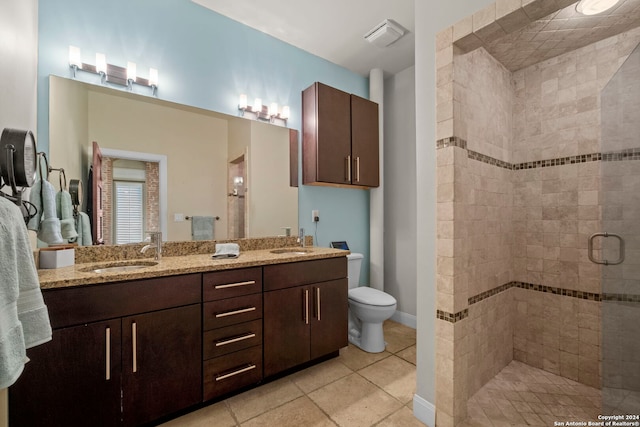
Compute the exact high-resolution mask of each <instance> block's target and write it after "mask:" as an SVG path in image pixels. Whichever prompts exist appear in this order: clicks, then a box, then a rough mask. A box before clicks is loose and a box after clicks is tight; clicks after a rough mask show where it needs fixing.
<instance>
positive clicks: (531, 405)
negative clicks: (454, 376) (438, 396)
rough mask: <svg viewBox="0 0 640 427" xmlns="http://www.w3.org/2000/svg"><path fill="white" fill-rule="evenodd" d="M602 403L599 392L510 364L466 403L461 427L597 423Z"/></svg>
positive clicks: (524, 366) (546, 373) (570, 381)
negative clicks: (568, 422)
mask: <svg viewBox="0 0 640 427" xmlns="http://www.w3.org/2000/svg"><path fill="white" fill-rule="evenodd" d="M601 401H602V398H601V392H600V390H598V389H595V388H592V387H589V386H586V385H584V384H580V383H577V382H575V381H572V380H570V379H567V378H563V377H560V376H558V375H554V374H551V373H549V372H546V371H543V370H541V369H537V368H533V367H531V366H529V365H526V364H524V363H521V362H517V361H513V362H511V363H509V365H507V366H506V367H505V368H504V369H503V370H502V371H500V373H499V374H498V375H496V376H495V377H494V378H493V379H492V380H491V381H489V382H488V383H487V384H485V386H484V387H482V388H481V389H480V390H479V391H478V392H477V393H476V394H475V395H473V396H472V397H471V398H470V399H469V401H468V404H467V411H468V418H467V419H466V420H465V421H464V423H463V424H461V427H472V426H488V427H492V426H493V427H501V426H529V425H532V426H553V425H554V422H565V423H566V422H567V421H583V422H588V421H597V420H598V415H600V414H601V413H602V410H601Z"/></svg>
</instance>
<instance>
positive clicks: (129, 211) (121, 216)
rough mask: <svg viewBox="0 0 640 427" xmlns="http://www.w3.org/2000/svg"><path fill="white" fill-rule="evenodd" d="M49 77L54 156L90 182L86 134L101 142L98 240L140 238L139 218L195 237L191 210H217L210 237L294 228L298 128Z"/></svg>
mask: <svg viewBox="0 0 640 427" xmlns="http://www.w3.org/2000/svg"><path fill="white" fill-rule="evenodd" d="M49 84H50V86H49V144H50V145H49V160H50V163H51V165H52V166H53V167H54V168H64V170H65V174H66V177H67V179H68V180H70V179H79V180H82V181H83V185H84V187H85V188H87V187H88V185H87V184H88V183H87V178H88V174H89V170H90V167H91V165H92V162H93V154H94V153H93V151H94V149H93V146H94V144H93V143H94V142H95V143H97V145H98V146H99V147H100V150H101V151H102V172H101V173H100V176H101V178H102V181H103V182H102V187H103V192H104V194H103V208H104V226H103V239H104V243H105V244H118V243H131V242H139V241H140V240H141V239H142V238H144V235H141V234H140V227H142V228H143V230H145V231H157V230H159V231H163V238H164V240H168V241H184V240H192V221H191V220H190V219H188V218H191V217H194V216H196V217H213V218H217V219H216V220H215V221H214V232H213V238H214V239H216V240H222V239H236V238H243V237H266V236H276V235H282V234H284V230H283V228H285V227H290V228H291V229H293V230H296V229H297V227H298V189H297V187H293V186H291V183H292V181H291V175H290V174H291V168H290V165H291V164H296V165H297V158H296V159H295V161H291V162H290V160H294V159H290V141H292V140H296V141H297V132H296V131H294V130H290V129H288V128H284V127H281V126H276V125H272V124H269V123H263V122H258V121H254V120H247V119H243V118H240V117H233V116H229V115H226V114H221V113H217V112H212V111H207V110H203V109H198V108H194V107H190V106H185V105H180V104H175V103H171V102H167V101H162V100H158V99H156V98H151V97H146V96H141V95H136V94H133V93H129V92H124V91H120V90H115V89H110V88H108V87H105V86H98V85H92V84H87V83H83V82H79V81H76V80H71V79H66V78H62V77H56V76H51V77H50V78H49ZM292 133H293V134H292ZM294 156H296V157H297V154H294ZM295 173H296V174H297V171H295ZM49 179H50V181H51V182H52V183H54V184H55V185H56V186H57V185H58V178H57V176H56V175H55V173H53V174H52V176H50V178H49ZM294 181H295V180H294ZM94 197H95V196H94ZM84 209H85V210H86V200H85V203H84ZM187 217H188V218H187ZM136 221H137V222H138V223H140V224H141V226H139V227H138V228H137V229H136V230H135V231H134V232H131V233H130V232H128V231H127V230H126V229H127V227H129V225H128V224H134V225H135V224H136V223H137V222H136ZM132 228H136V227H135V226H132Z"/></svg>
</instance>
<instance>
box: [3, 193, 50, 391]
mask: <svg viewBox="0 0 640 427" xmlns="http://www.w3.org/2000/svg"><path fill="white" fill-rule="evenodd" d="M0 278H1V279H0V389H2V388H6V387H9V386H10V385H12V384H13V383H14V382H15V381H16V380H17V379H18V377H19V376H20V374H21V373H22V370H23V368H24V364H25V363H26V362H27V360H28V359H27V355H26V349H28V348H31V347H34V346H36V345H39V344H42V343H45V342H47V341H49V340H51V325H50V323H49V314H48V312H47V307H46V306H45V305H44V300H43V298H42V293H41V291H40V283H39V281H38V272H37V270H36V266H35V262H34V260H33V253H32V251H31V245H30V244H29V236H28V235H27V229H26V227H25V226H24V218H23V217H22V213H21V212H20V209H19V208H18V207H17V206H16V205H14V204H13V203H11V202H9V201H8V200H6V199H4V198H2V197H0Z"/></svg>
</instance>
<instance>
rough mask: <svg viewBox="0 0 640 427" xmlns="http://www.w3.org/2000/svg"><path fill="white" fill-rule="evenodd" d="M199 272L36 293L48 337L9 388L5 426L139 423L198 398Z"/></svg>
mask: <svg viewBox="0 0 640 427" xmlns="http://www.w3.org/2000/svg"><path fill="white" fill-rule="evenodd" d="M200 287H201V275H199V274H196V275H185V276H174V277H165V278H158V279H145V280H138V281H131V282H121V283H113V284H104V285H99V286H83V287H77V288H68V289H59V290H50V291H44V292H43V294H44V299H45V303H46V304H47V307H48V309H49V316H50V319H51V323H52V327H53V328H54V331H53V339H52V341H50V342H49V343H46V344H43V345H41V346H37V347H34V348H33V349H30V350H29V351H28V353H27V354H28V356H29V357H30V359H31V361H30V362H29V363H27V364H26V365H25V370H24V372H23V374H22V376H21V377H20V378H19V379H18V381H17V382H16V383H15V384H14V385H13V386H12V387H11V388H10V389H9V417H10V425H15V426H22V425H24V426H27V425H29V426H41V425H42V426H45V425H46V426H53V425H64V426H75V425H78V426H87V425H91V426H102V425H104V426H113V425H127V426H129V425H140V424H143V423H147V422H150V421H153V420H155V419H158V418H160V417H162V416H164V415H168V414H171V413H173V412H176V411H179V410H181V409H184V408H187V407H189V406H191V405H194V404H197V403H199V402H201V400H202V390H201V387H200V385H201V380H202V371H201V354H202V353H201V349H202V341H201V339H202V332H201V331H202V329H201V305H200V301H201V295H200V292H201V288H200Z"/></svg>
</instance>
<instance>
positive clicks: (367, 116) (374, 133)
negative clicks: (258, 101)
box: [302, 82, 380, 188]
mask: <svg viewBox="0 0 640 427" xmlns="http://www.w3.org/2000/svg"><path fill="white" fill-rule="evenodd" d="M302 150H303V153H302V158H303V162H302V163H303V164H302V167H303V171H302V177H303V184H311V185H338V186H342V185H346V186H357V187H365V188H366V187H378V186H379V185H380V178H379V176H380V172H379V170H380V166H379V127H378V104H376V103H375V102H372V101H369V100H367V99H364V98H361V97H359V96H356V95H353V94H348V93H346V92H343V91H341V90H338V89H335V88H333V87H331V86H327V85H325V84H322V83H318V82H316V83H314V84H313V85H311V86H310V87H308V88H307V89H305V90H304V91H303V92H302Z"/></svg>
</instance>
